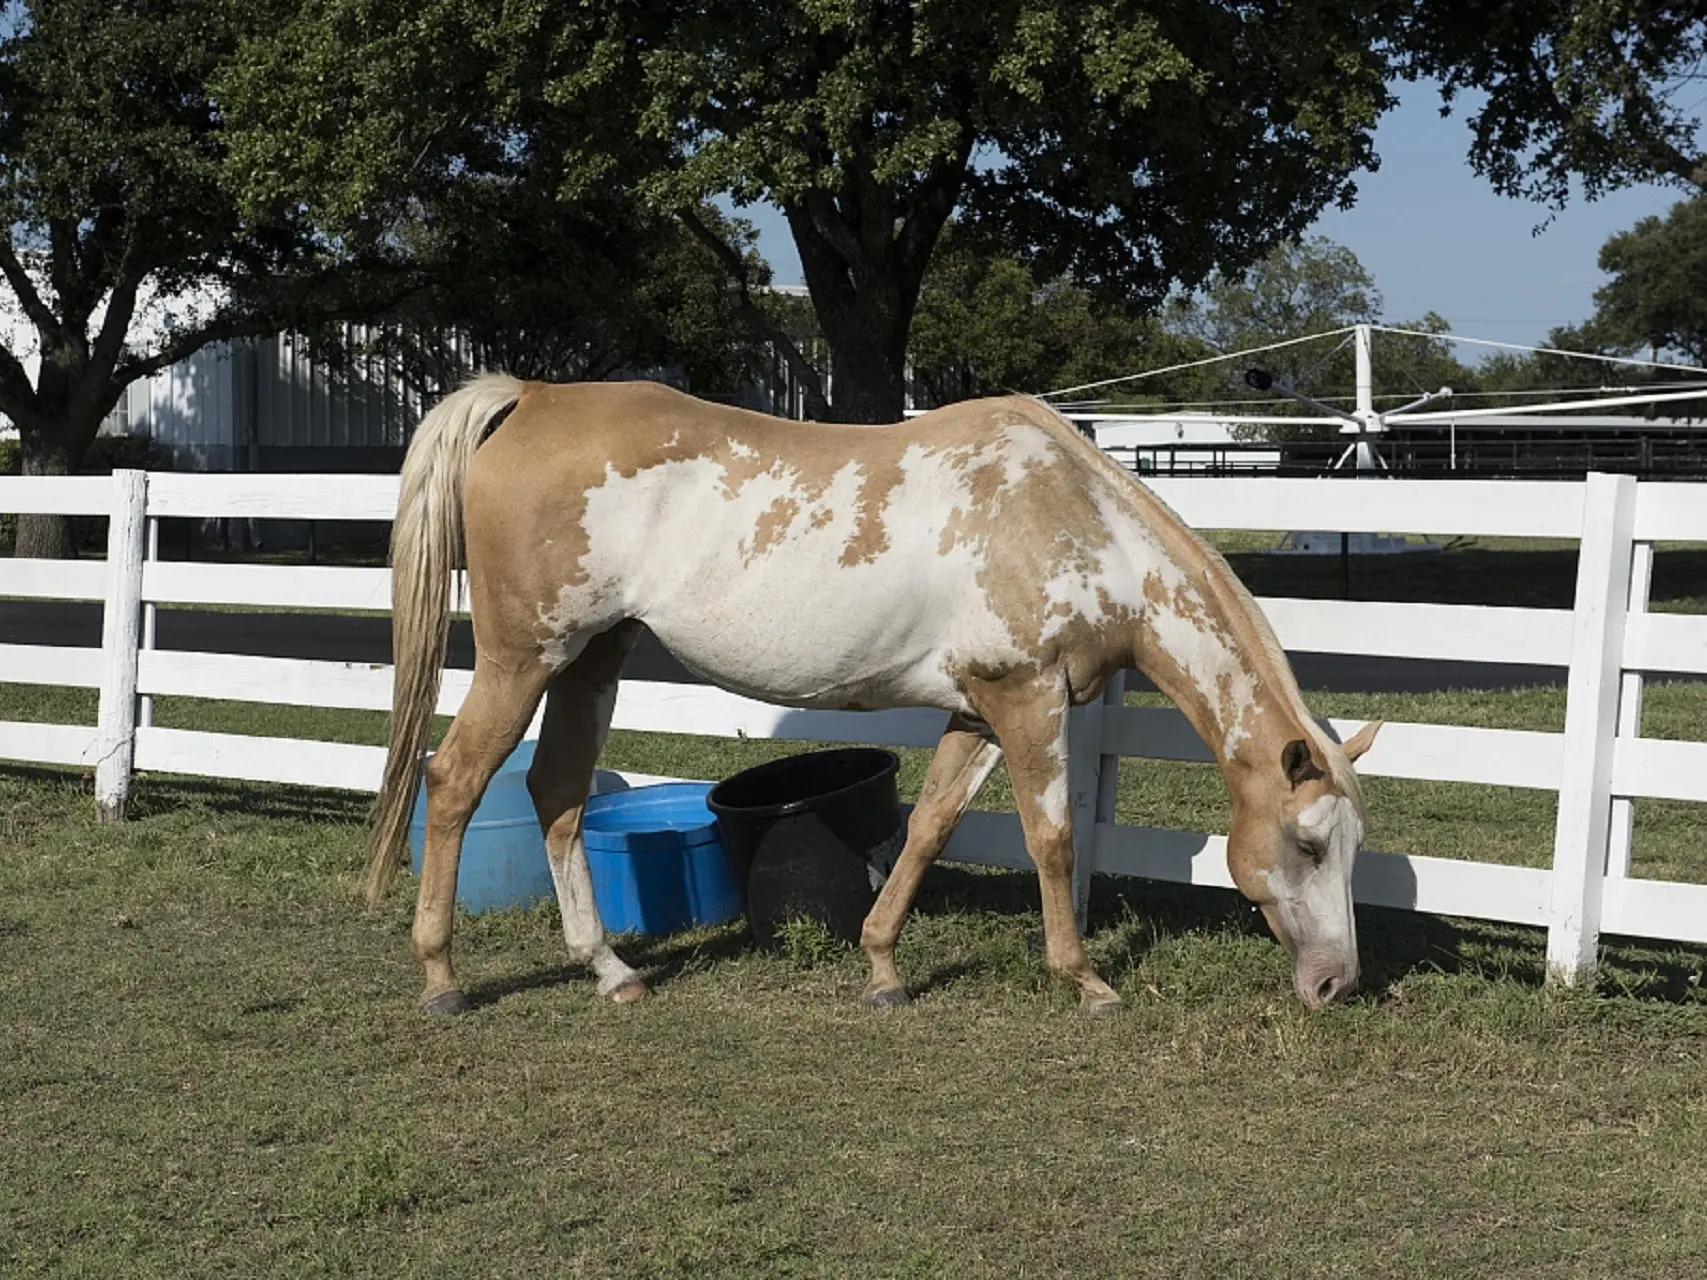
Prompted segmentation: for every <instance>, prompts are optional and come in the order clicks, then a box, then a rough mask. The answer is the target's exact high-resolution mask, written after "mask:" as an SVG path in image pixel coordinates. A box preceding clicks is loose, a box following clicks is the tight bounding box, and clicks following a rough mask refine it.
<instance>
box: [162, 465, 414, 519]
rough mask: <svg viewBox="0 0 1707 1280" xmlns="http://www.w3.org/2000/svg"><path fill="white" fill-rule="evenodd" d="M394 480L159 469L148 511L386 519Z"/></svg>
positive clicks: (393, 504) (393, 501)
mask: <svg viewBox="0 0 1707 1280" xmlns="http://www.w3.org/2000/svg"><path fill="white" fill-rule="evenodd" d="M397 483H398V481H397V477H396V476H391V475H322V474H315V475H293V474H286V473H281V474H278V475H264V474H255V473H249V472H244V473H240V474H230V473H219V472H199V473H192V472H173V471H160V472H155V473H154V474H152V475H150V476H149V478H148V514H149V515H151V516H198V517H202V518H207V517H212V516H242V517H251V516H252V517H256V518H258V519H274V520H390V519H391V518H392V517H393V516H395V515H396V514H397Z"/></svg>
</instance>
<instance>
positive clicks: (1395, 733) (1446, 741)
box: [1102, 707, 1564, 790]
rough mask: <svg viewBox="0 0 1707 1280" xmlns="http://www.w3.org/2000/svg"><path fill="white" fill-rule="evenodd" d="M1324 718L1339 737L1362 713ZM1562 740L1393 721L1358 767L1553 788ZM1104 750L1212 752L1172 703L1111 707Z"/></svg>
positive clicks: (1179, 755)
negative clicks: (1354, 718)
mask: <svg viewBox="0 0 1707 1280" xmlns="http://www.w3.org/2000/svg"><path fill="white" fill-rule="evenodd" d="M1326 723H1327V724H1328V726H1329V728H1331V729H1332V730H1333V732H1334V734H1335V735H1336V736H1337V737H1338V738H1340V739H1341V740H1342V741H1343V740H1344V739H1346V738H1349V737H1351V736H1352V735H1353V734H1354V733H1356V732H1357V731H1358V730H1359V729H1361V728H1362V727H1363V722H1362V721H1359V720H1329V721H1327V722H1326ZM1563 743H1564V740H1563V738H1562V737H1561V735H1559V734H1556V733H1537V732H1534V731H1532V730H1527V729H1481V728H1473V727H1467V726H1460V725H1438V724H1406V723H1403V722H1391V723H1388V724H1387V725H1385V726H1383V728H1382V729H1381V732H1380V733H1379V734H1378V735H1377V736H1376V739H1375V745H1374V746H1373V747H1371V748H1370V749H1369V754H1368V755H1366V756H1364V757H1363V759H1361V760H1359V761H1358V762H1357V770H1358V772H1359V773H1361V774H1365V775H1367V776H1370V777H1377V778H1418V779H1424V780H1430V781H1435V782H1470V783H1482V784H1485V785H1488V786H1501V787H1529V788H1533V789H1537V790H1557V789H1558V786H1559V770H1560V765H1561V761H1562V760H1563V758H1564V757H1563V750H1564V745H1563ZM1102 750H1103V753H1104V754H1106V755H1119V756H1135V757H1138V758H1140V759H1146V760H1186V761H1202V762H1208V761H1211V760H1213V759H1214V757H1213V756H1211V755H1210V753H1209V748H1208V747H1207V746H1205V745H1204V743H1203V740H1202V739H1201V738H1199V737H1198V736H1197V732H1196V730H1194V729H1193V728H1192V727H1191V723H1190V721H1188V720H1187V719H1186V718H1185V717H1184V716H1183V715H1181V714H1180V713H1179V712H1178V711H1177V710H1175V709H1174V708H1172V707H1110V708H1109V709H1108V711H1107V712H1105V713H1104V715H1103V738H1102Z"/></svg>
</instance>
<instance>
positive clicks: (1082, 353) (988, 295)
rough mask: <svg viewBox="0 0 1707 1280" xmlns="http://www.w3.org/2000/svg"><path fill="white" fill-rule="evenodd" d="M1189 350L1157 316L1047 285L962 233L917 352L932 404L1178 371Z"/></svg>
mask: <svg viewBox="0 0 1707 1280" xmlns="http://www.w3.org/2000/svg"><path fill="white" fill-rule="evenodd" d="M1180 349H1181V342H1180V341H1179V340H1177V339H1174V338H1173V337H1172V335H1169V334H1168V333H1166V332H1165V331H1164V330H1163V329H1162V328H1161V326H1160V325H1159V324H1158V323H1157V321H1156V319H1155V317H1154V316H1152V315H1147V314H1141V313H1139V312H1137V311H1136V310H1135V309H1133V308H1129V307H1123V306H1120V305H1117V304H1108V303H1103V302H1100V301H1098V300H1097V299H1096V298H1094V297H1092V296H1091V295H1090V294H1089V293H1088V292H1087V291H1086V290H1084V289H1082V288H1080V287H1079V286H1078V285H1077V284H1075V283H1074V282H1073V281H1072V280H1071V279H1069V278H1066V277H1059V278H1057V279H1055V280H1051V281H1048V282H1046V283H1043V284H1039V283H1038V281H1037V279H1036V278H1035V277H1034V276H1033V274H1032V272H1031V270H1030V268H1028V267H1027V266H1026V265H1025V263H1024V262H1022V261H1020V260H1019V259H1018V258H1017V257H1014V256H1012V255H1001V256H997V257H993V258H991V257H986V256H984V255H983V254H982V253H980V252H978V251H977V250H976V249H975V248H974V247H973V246H971V245H969V244H968V243H967V240H966V238H965V237H962V236H959V235H956V234H955V233H954V231H953V229H952V228H950V230H949V232H948V234H946V235H945V237H944V240H943V243H942V244H941V245H940V246H939V247H938V250H937V252H936V254H935V255H934V256H933V258H932V261H931V266H930V270H929V271H928V272H927V273H926V275H925V282H924V286H923V288H922V290H921V292H920V295H919V306H918V312H917V315H916V317H915V319H914V323H913V328H912V333H911V338H910V341H909V345H908V353H909V357H910V360H911V364H912V374H913V389H914V394H915V396H916V397H918V398H920V399H923V400H924V401H926V402H928V403H930V404H947V403H949V402H950V401H954V400H963V399H966V398H967V397H969V396H974V395H987V394H995V393H998V392H1003V391H1021V392H1030V393H1034V394H1036V393H1041V392H1046V391H1050V390H1054V389H1057V388H1062V387H1067V386H1071V385H1077V384H1080V383H1086V382H1092V381H1095V380H1097V379H1101V378H1108V377H1113V376H1117V375H1120V374H1125V373H1130V372H1132V371H1133V370H1134V369H1135V368H1138V367H1140V366H1142V365H1144V364H1156V365H1159V364H1168V363H1172V362H1174V360H1175V359H1178V358H1181V357H1180V355H1179V352H1180ZM1192 354H1196V349H1195V348H1193V351H1192Z"/></svg>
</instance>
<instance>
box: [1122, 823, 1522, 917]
mask: <svg viewBox="0 0 1707 1280" xmlns="http://www.w3.org/2000/svg"><path fill="white" fill-rule="evenodd" d="M1095 849H1096V869H1097V870H1098V871H1099V872H1102V873H1106V874H1112V875H1128V876H1142V877H1144V878H1146V879H1149V880H1166V881H1169V882H1171V883H1174V884H1195V885H1204V886H1208V887H1212V888H1221V889H1231V888H1233V887H1234V884H1233V878H1232V876H1230V875H1229V874H1228V873H1227V838H1226V837H1225V836H1218V835H1203V834H1201V833H1198V832H1193V831H1170V830H1166V829H1164V828H1161V827H1136V826H1127V825H1125V824H1115V823H1108V822H1104V823H1098V824H1097V833H1096V841H1095ZM1549 876H1550V873H1549V872H1547V871H1542V870H1539V869H1537V868H1534V867H1508V866H1500V865H1497V864H1494V863H1487V862H1459V861H1456V860H1454V859H1451V858H1429V857H1423V856H1420V855H1415V854H1398V853H1377V852H1365V853H1361V854H1359V855H1358V859H1357V870H1356V872H1355V874H1354V876H1353V879H1352V896H1353V897H1354V898H1355V899H1356V900H1357V901H1358V902H1361V903H1364V904H1365V905H1368V906H1379V907H1398V908H1404V909H1409V910H1415V911H1427V912H1430V913H1432V914H1435V915H1451V916H1464V917H1467V918H1471V919H1477V920H1499V921H1504V922H1506V923H1510V924H1532V925H1540V924H1545V923H1546V920H1547V910H1548V892H1549V884H1550V881H1549Z"/></svg>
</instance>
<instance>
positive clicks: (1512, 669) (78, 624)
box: [0, 600, 1565, 693]
mask: <svg viewBox="0 0 1707 1280" xmlns="http://www.w3.org/2000/svg"><path fill="white" fill-rule="evenodd" d="M155 642H156V644H157V646H158V647H159V648H162V649H184V650H189V651H192V652H197V653H248V654H255V655H258V656H262V657H271V658H319V659H326V660H331V661H337V662H389V661H391V620H390V619H389V618H384V617H328V616H325V615H315V614H304V613H279V614H259V613H207V612H202V611H199V610H189V609H162V610H160V612H159V615H158V618H157V621H156V629H155ZM100 643H101V607H100V606H99V605H97V604H80V603H70V602H60V601H12V600H0V644H47V645H80V646H88V647H96V646H99V644H100ZM1291 658H1292V665H1293V670H1294V671H1295V672H1297V675H1298V680H1299V683H1300V684H1302V685H1303V686H1304V688H1306V689H1325V690H1332V691H1334V692H1341V693H1355V692H1367V693H1429V692H1433V691H1436V690H1441V689H1510V688H1517V687H1520V686H1523V685H1534V684H1563V683H1564V679H1565V672H1564V668H1562V667H1535V666H1525V665H1522V664H1519V663H1494V662H1420V661H1416V660H1414V659H1409V658H1375V657H1351V656H1346V655H1343V654H1324V653H1294V654H1292V655H1291ZM473 661H474V643H473V637H472V635H471V633H470V630H469V626H468V624H467V623H466V622H458V623H454V624H453V625H452V627H451V638H450V665H452V666H457V667H468V666H472V665H473ZM627 675H628V676H629V678H631V679H636V680H672V681H683V682H688V683H699V679H698V677H697V676H694V675H693V674H691V673H690V672H688V671H687V670H685V669H684V668H683V667H682V666H681V664H680V663H678V662H677V661H676V660H675V659H674V658H673V657H671V656H670V653H669V651H668V650H666V649H665V648H664V647H663V645H661V644H659V643H658V642H657V641H656V640H654V639H653V638H652V636H651V635H646V636H645V637H643V638H642V640H641V642H640V644H639V645H638V646H637V647H636V648H635V651H634V655H633V657H631V658H630V659H629V663H628V669H627ZM5 679H6V673H5V672H4V671H3V670H0V681H4V680H5ZM1146 687H1147V686H1146Z"/></svg>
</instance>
